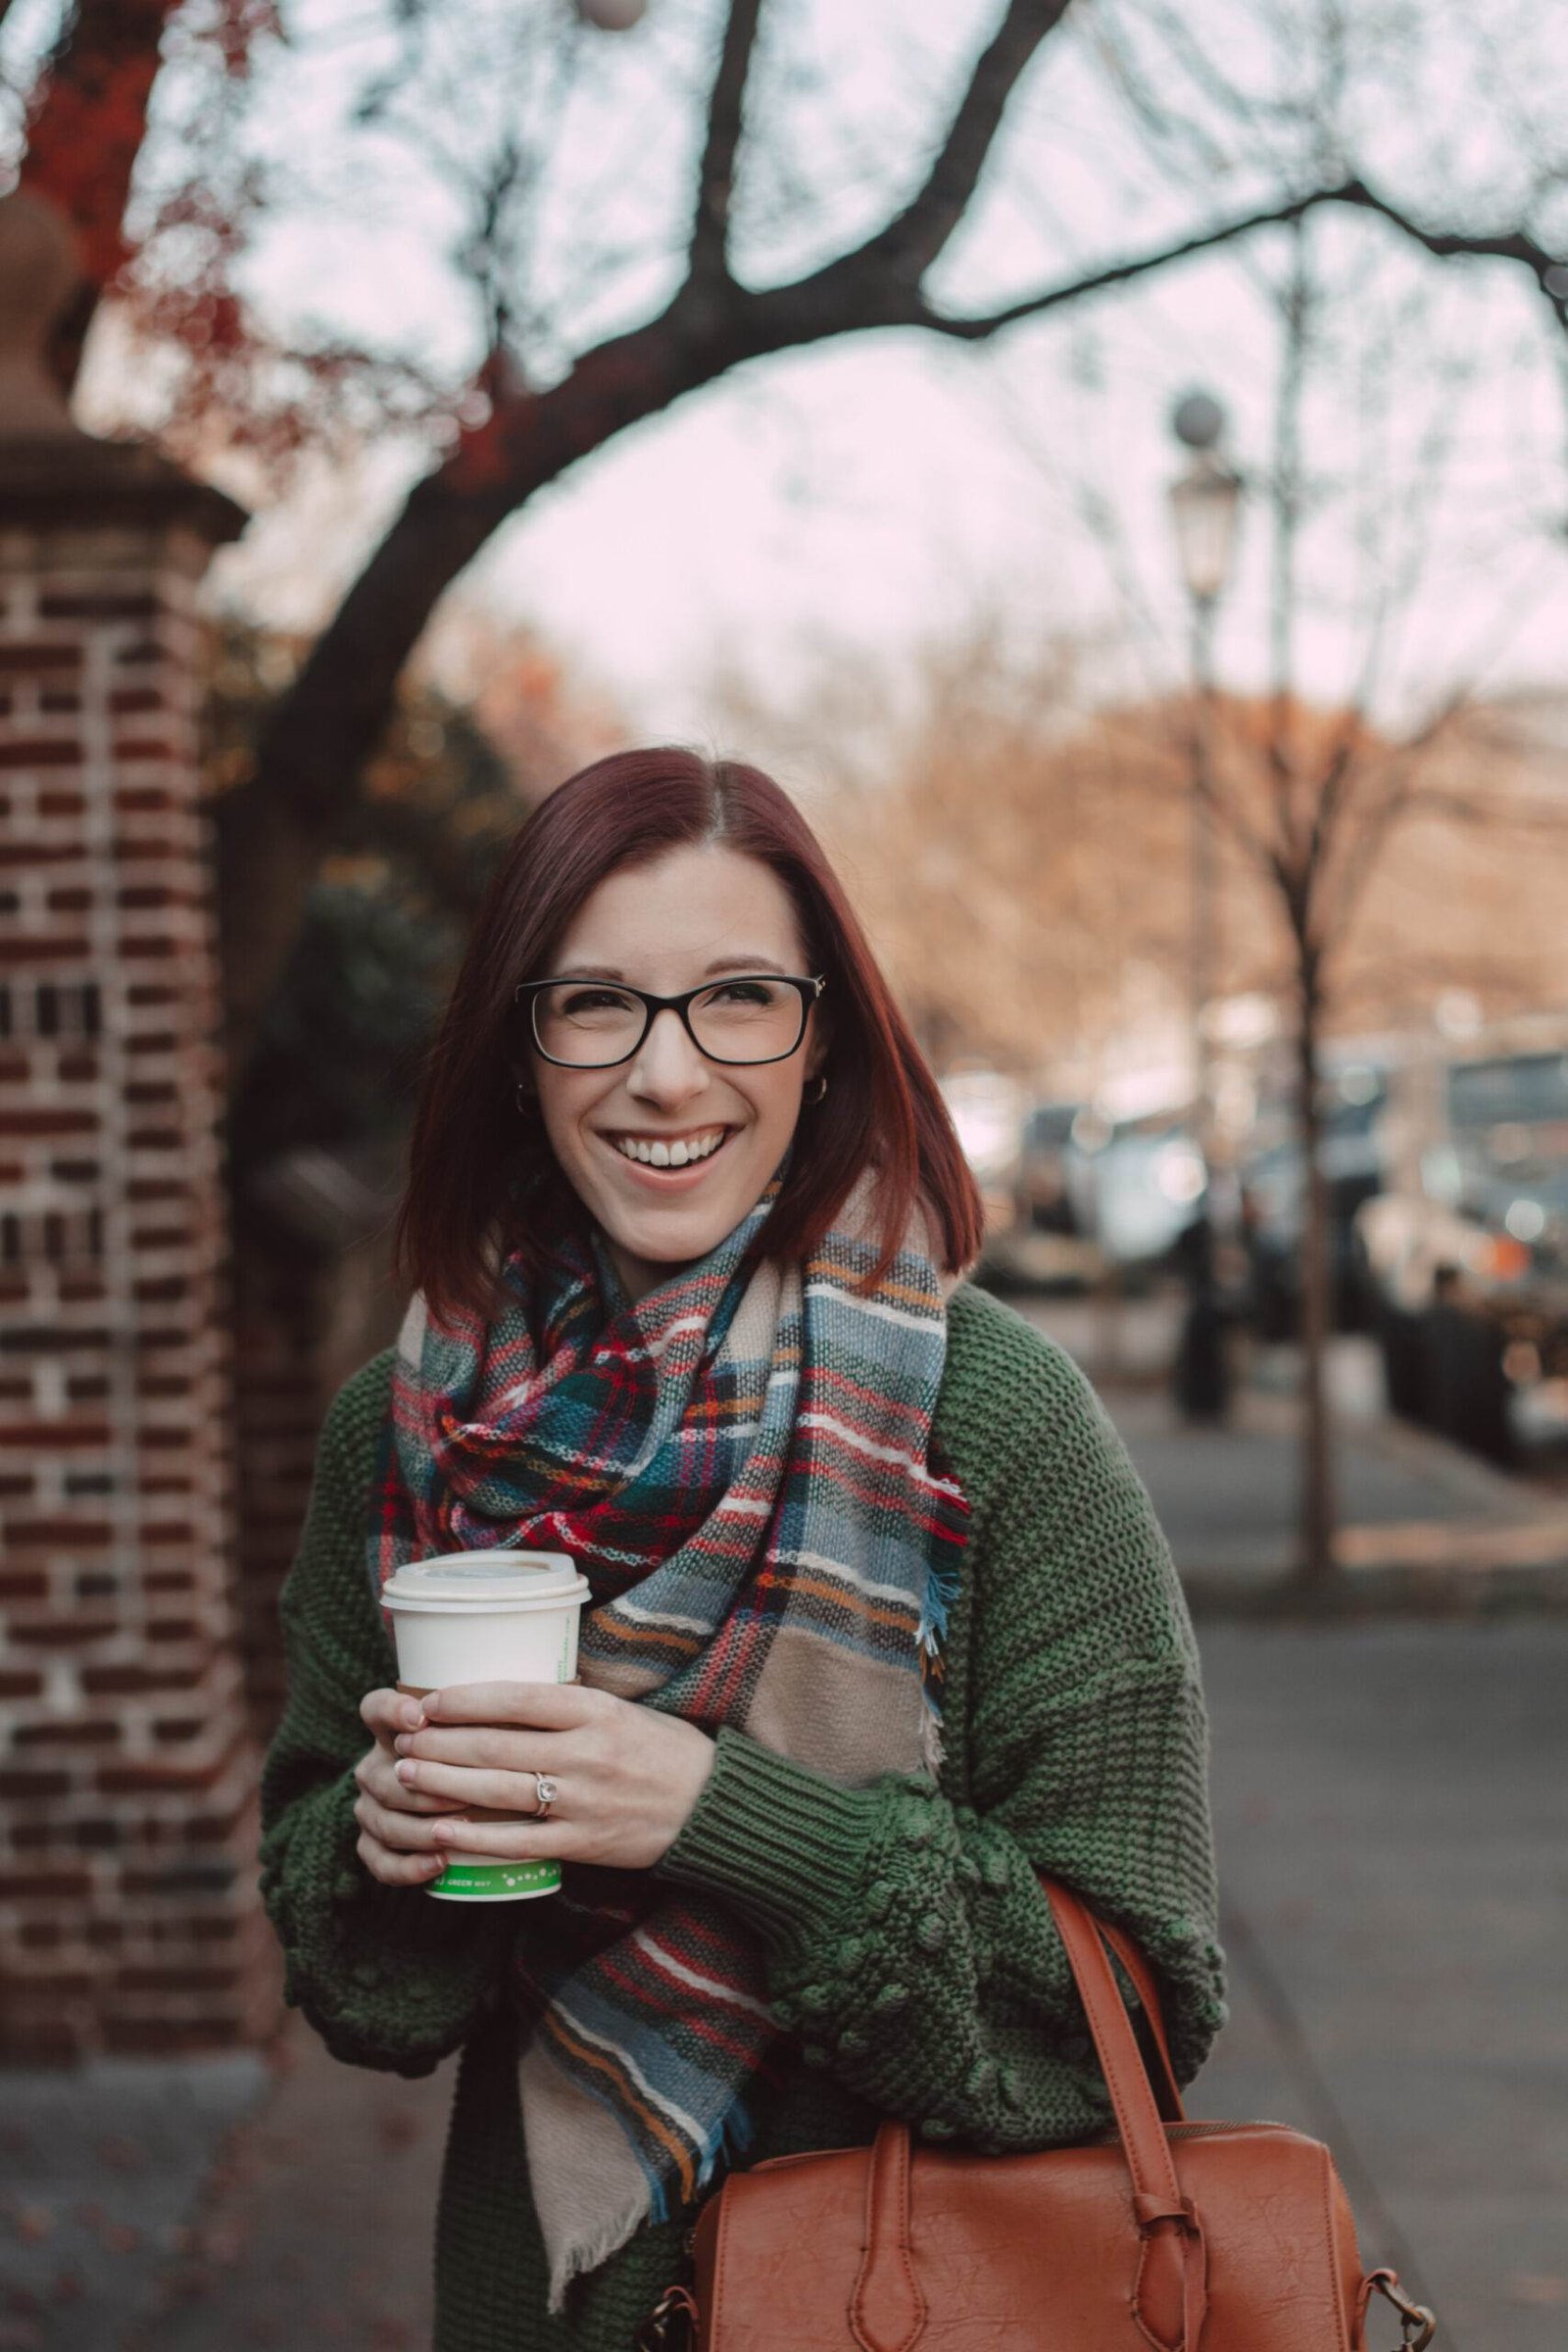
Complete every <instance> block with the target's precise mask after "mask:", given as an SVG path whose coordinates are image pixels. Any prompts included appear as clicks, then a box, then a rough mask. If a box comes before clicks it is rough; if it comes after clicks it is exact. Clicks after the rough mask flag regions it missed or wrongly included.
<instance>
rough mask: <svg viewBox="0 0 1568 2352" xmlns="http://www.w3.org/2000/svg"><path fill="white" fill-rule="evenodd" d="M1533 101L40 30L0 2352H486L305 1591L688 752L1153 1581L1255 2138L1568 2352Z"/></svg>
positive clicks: (504, 15) (1437, 15)
mask: <svg viewBox="0 0 1568 2352" xmlns="http://www.w3.org/2000/svg"><path fill="white" fill-rule="evenodd" d="M1565 101H1568V63H1565V61H1564V56H1563V50H1562V43H1561V40H1560V37H1559V34H1558V27H1557V25H1556V23H1555V20H1554V18H1553V16H1552V13H1551V12H1550V11H1548V10H1544V9H1542V8H1541V7H1540V6H1539V5H1538V4H1537V0H1496V4H1495V5H1494V6H1492V7H1490V8H1489V9H1487V10H1486V11H1485V12H1481V13H1480V14H1479V15H1478V13H1477V12H1476V11H1474V10H1473V9H1470V8H1467V7H1464V6H1462V5H1460V0H1428V4H1427V5H1424V6H1422V7H1419V8H1416V7H1411V6H1409V5H1407V0H1355V4H1354V5H1353V6H1347V5H1345V4H1344V0H1189V5H1186V6H1182V7H1177V6H1174V5H1170V4H1169V0H1076V4H1075V5H1073V6H1071V7H1067V8H1063V7H1062V6H1060V5H1059V4H1058V0H949V4H948V5H945V6H939V5H938V4H937V0H904V4H903V5H902V6H899V7H897V8H895V7H894V6H893V5H892V0H864V4H863V5H861V6H859V7H858V8H856V9H855V10H853V11H848V12H846V11H842V10H841V11H835V10H833V9H832V8H830V7H829V6H828V5H827V4H826V0H0V863H3V865H4V869H5V870H4V872H3V873H0V1539H3V1546H4V1556H3V1560H0V2065H3V2067H4V2070H5V2071H4V2072H0V2352H54V2348H55V2347H61V2348H62V2352H136V2347H138V2346H142V2345H151V2344H153V2343H155V2342H156V2343H157V2344H158V2345H159V2347H160V2352H184V2348H186V2347H188V2348H190V2352H208V2348H212V2352H219V2348H220V2347H221V2348H222V2352H227V2348H228V2347H230V2346H243V2345H247V2344H256V2345H266V2344H286V2345H292V2344H295V2343H312V2344H317V2343H319V2344H322V2345H328V2344H345V2345H350V2346H356V2347H364V2348H365V2352H377V2348H380V2352H395V2348H396V2347H400V2346H417V2345H419V2344H422V2343H423V2342H425V2341H427V2338H428V2309H427V2300H426V2298H427V2288H426V2275H427V2269H428V2247H429V2238H430V2219H431V2208H432V2199H433V2180H434V2175H435V2170H436V2168H437V2165H438V2162H439V2152H440V2140H441V2133H442V2129H443V2113H442V2108H443V2100H444V2098H445V2096H446V2094H447V2084H446V2082H445V2079H444V2076H443V2077H441V2078H437V2079H436V2080H435V2081H433V2082H426V2083H416V2084H404V2083H400V2082H394V2081H384V2080H379V2079H376V2078H372V2077H368V2076H355V2075H353V2074H351V2073H350V2072H348V2071H347V2070H343V2069H340V2068H337V2067H336V2066H335V2065H334V2064H333V2063H332V2062H331V2061H329V2060H328V2059H326V2058H325V2057H324V2056H323V2055H322V2054H321V2052H320V2051H319V2049H318V2048H317V2047H316V2046H315V2045H314V2044H313V2042H312V2041H311V2039H310V2037H309V2036H308V2035H307V2034H305V2033H304V2032H303V2031H302V2030H301V2029H300V2027H299V2024H298V2021H297V2020H287V2019H284V2018H283V2016H282V2014H281V2012H280V2008H279V2001H278V1989H277V1976H276V1969H275V1964H274V1961H273V1959H272V1956H271V1952H270V1942H269V1937H268V1935H267V1932H266V1930H265V1926H264V1925H263V1923H262V1922H261V1921H260V1918H259V1914H258V1909H257V1900H256V1891H255V1862H254V1850H255V1837H256V1827H255V1789H256V1773H257V1758H258V1755H259V1752H260V1750H261V1748H262V1747H263V1746H264V1745H265V1743H266V1740H267V1739H268V1737H269V1734H270V1728H271V1726H272V1725H273V1724H274V1723H275V1721H276V1717H277V1712H278V1708H279V1705H280V1700H281V1672H282V1670H281V1661H280V1656H279V1647H278V1641H277V1634H276V1601H277V1593H278V1588H279V1585H280V1583H281V1580H282V1577H283V1575H284V1574H285V1572H286V1569H287V1566H288V1562H289V1559H290V1557H291V1554H292V1551H293V1547H294V1544H295V1542H296V1540H297V1537H298V1532H299V1528H300V1523H301V1519H302V1515H303V1511H304V1508H305V1503H306V1498H307V1495H308V1492H309V1485H310V1478H311V1470H312V1461H313V1455H314V1446H315V1441H316V1435H317V1431H318V1429H319V1423H320V1418H321V1415H322V1412H323V1411H324V1408H325V1405H326V1402H327V1400H328V1398H329V1397H330V1396H331V1395H332V1393H333V1391H334V1390H335V1388H336V1387H337V1385H338V1384H339V1382H340V1381H341V1380H342V1379H343V1378H344V1377H345V1376H346V1375H347V1373H349V1372H350V1371H351V1370H352V1369H354V1368H355V1366H357V1365H358V1364H359V1363H361V1362H363V1361H364V1360H365V1358H366V1357H367V1356H368V1355H369V1354H370V1353H371V1352H373V1351H374V1350H375V1349H376V1348H379V1347H381V1346H382V1345H384V1344H385V1343H386V1342H387V1340H388V1339H389V1338H390V1337H391V1335H392V1333H393V1331H394V1330H395V1328H396V1323H397V1319H398V1314H399V1311H400V1305H401V1301H400V1299H398V1297H397V1296H396V1294H395V1291H394V1288H393V1286H392V1283H391V1281H390V1278H389V1273H388V1237H389V1225H390V1219H391V1215H392V1213H393V1210H394V1207H395V1204H396V1201H397V1197H398V1189H399V1184H400V1181H401V1172H402V1166H403V1156H404V1152H405V1149H406V1143H407V1135H408V1128H409V1122H410V1118H411V1115H412V1107H413V1099H414V1093H415V1088H416V1085H417V1072H418V1067H419V1059H420V1055H421V1053H422V1051H423V1049H424V1046H425V1043H426V1040H427V1039H428V1036H429V1034H430V1029H431V1024H432V1021H433V1019H434V1016H435V1013H436V1011H437V1008H438V1007H439V1005H440V1003H441V1001H442V997H443V992H444V990H445V989H446V987H447V985H448V983H449V981H450V978H451V975H452V973H453V970H454V968H455V963H456V959H457V956H458V955H459V954H460V953H461V948H462V944H463V940H464V937H465V935H466V926H467V924H468V922H469V921H470V919H471V916H472V914H473V911H474V909H475V907H476V906H477V903H478V900H479V897H480V894H481V893H482V891H483V889H484V886H485V883H486V880H487V878H488V876H489V874H490V872H491V870H492V869H493V866H494V863H495V860H496V858H497V856H498V854H499V852H500V850H501V848H502V846H503V844H504V843H505V842H506V841H507V840H508V839H509V838H510V837H511V835H512V834H513V832H514V831H515V828H516V826H517V825H518V823H519V822H521V821H522V819H523V818H524V817H525V816H526V814H527V812H528V810H529V809H532V808H534V807H536V806H537V805H538V804H539V802H540V801H541V800H542V799H543V798H544V797H545V796H546V795H548V793H549V792H550V791H551V790H552V788H553V787H554V786H555V785H556V784H558V783H559V782H560V781H561V780H562V779H563V778H564V776H565V775H567V774H568V773H569V772H571V770H572V769H573V768H574V767H576V766H577V765H579V764H580V763H581V762H583V761H584V760H588V759H590V758H593V757H594V756H596V755H597V754H599V753H601V752H603V751H606V750H609V749H612V748H613V747H616V746H619V745H624V744H628V743H634V742H657V741H662V740H679V741H691V742H695V743H697V744H699V745H700V746H702V747H703V748H705V749H722V750H726V751H733V752H735V753H736V754H738V755H740V756H743V757H749V758H752V759H755V760H758V761H759V762H760V763H761V764H762V765H764V766H766V767H769V768H770V769H771V770H772V771H773V772H775V773H776V774H778V775H779V777H780V778H781V780H782V781H783V782H784V783H785V784H786V785H787V787H788V788H789V789H790V790H791V791H792V792H794V793H795V794H796V795H797V797H798V798H799V800H800V801H801V803H802V805H803V807H804V808H805V809H806V810H807V812H808V814H809V817H810V819H811V821H812V822H813V824H815V825H816V826H817V827H818V829H819V830H820V832H821V833H822V835H823V837H824V839H825V840H826V842H827V843H828V845H829V848H830V850H831V852H832V854H833V856H834V858H836V860H837V861H838V863H839V865H840V868H841V870H842V872H843V874H844V876H845V878H846V881H847V883H848V886H849V889H850V892H851V895H852V897H853V898H854V900H855V902H856V904H857V906H858V907H859V909H860V910H861V912H862V914H863V917H864V919H865V922H866V925H867V928H868V930H869V931H870V933H871V935H872V938H873V940H874V942H875V945H876V947H877V949H878V952H879V953H880V955H881V956H883V958H884V959H885V961H886V964H887V967H888V969H889V971H890V973H891V974H892V976H893V978H894V980H895V982H896V985H897V987H898V990H899V992H900V995H901V998H902V1001H903V1003H904V1005H906V1007H907V1012H908V1015H909V1018H910V1020H911V1022H912V1024H913V1026H914V1028H915V1030H916V1033H917V1034H918V1036H919V1038H920V1040H921V1043H922V1045H923V1047H924V1048H925V1050H926V1052H927V1053H928V1054H929V1055H930V1057H931V1059H932V1061H933V1063H934V1065H935V1067H936V1068H937V1070H938V1072H939V1075H940V1077H941V1080H942V1084H943V1087H944V1091H945V1094H946V1097H947V1100H948V1102H949V1104H950V1107H951V1109H952V1112H953V1116H954V1119H955V1122H956V1126H957V1129H958V1132H959V1135H960V1138H961V1140H962V1143H963V1146H964V1149H965V1152H966V1153H967V1154H968V1157H969V1159H970V1162H971V1164H972V1166H973V1167H974V1169H975V1172H976V1174H977V1176H978V1178H979V1180H980V1184H981V1187H982V1190H983V1192H984V1195H985V1201H986V1212H987V1235H986V1244H985V1250H984V1254H983V1258H982V1260H981V1263H980V1265H979V1266H978V1268H977V1270H976V1272H977V1278H978V1279H980V1280H982V1281H984V1282H985V1283H987V1284H988V1285H990V1286H991V1287H993V1288H994V1289H995V1290H996V1291H997V1292H998V1293H999V1294H1001V1295H1002V1296H1003V1297H1005V1299H1008V1300H1009V1301H1010V1303H1011V1304H1012V1305H1013V1306H1014V1307H1015V1308H1016V1310H1017V1311H1018V1312H1019V1313H1021V1314H1023V1315H1025V1316H1027V1317H1028V1318H1029V1319H1030V1320H1031V1321H1033V1322H1035V1323H1036V1324H1038V1325H1039V1327H1040V1328H1041V1329H1043V1330H1044V1331H1046V1332H1047V1333H1048V1334H1050V1335H1051V1336H1052V1337H1053V1338H1054V1339H1055V1340H1056V1341H1057V1342H1058V1343H1059V1344H1060V1345H1061V1346H1063V1347H1064V1348H1067V1349H1068V1350H1069V1351H1070V1352H1071V1353H1072V1354H1074V1355H1075V1356H1076V1357H1077V1359H1078V1360H1079V1361H1080V1362H1081V1363H1082V1364H1083V1365H1084V1366H1085V1368H1086V1369H1087V1371H1088V1372H1089V1374H1090V1376H1091V1377H1092V1378H1093V1379H1094V1380H1095V1382H1096V1384H1097V1386H1098V1387H1099V1389H1100V1391H1101V1394H1102V1396H1103V1398H1104V1401H1105V1405H1106V1408H1107V1410H1108V1411H1109V1412H1110V1413H1111V1415H1112V1416H1113V1418H1114V1419H1115V1421H1116V1423H1117V1425H1118V1427H1119V1428H1120V1430H1121V1432H1122V1434H1123V1436H1124V1437H1125V1439H1126V1442H1127V1444H1128V1446H1129V1447H1130V1449H1131V1452H1132V1455H1133V1458H1134V1460H1135V1461H1136V1463H1137V1464H1138V1466H1139V1468H1140V1470H1141V1472H1142V1474H1143V1476H1144V1477H1145V1479H1146V1480H1147V1482H1148V1484H1149V1486H1150V1489H1151V1492H1152V1495H1153V1497H1154V1501H1155V1504H1156V1506H1157V1508H1158V1510H1159V1513H1160V1516H1161V1519H1162V1521H1163V1523H1164V1525H1165V1527H1166V1530H1167V1532H1168V1534H1169V1537H1170V1540H1171V1544H1172V1548H1173V1551H1174V1553H1175V1557H1176V1560H1177V1564H1178V1567H1179V1569H1180V1572H1181V1574H1182V1577H1183V1579H1184V1582H1185V1584H1186V1587H1187V1590H1188V1593H1189V1594H1190V1597H1191V1599H1192V1602H1193V1606H1194V1609H1195V1613H1196V1614H1197V1616H1198V1618H1199V1622H1200V1633H1201V1642H1202V1645H1203V1651H1204V1657H1205V1661H1206V1669H1207V1675H1208V1683H1209V1690H1210V1697H1211V1703H1212V1708H1213V1716H1214V1726H1215V1750H1214V1769H1215V1789H1216V1799H1217V1805H1218V1824H1219V1834H1220V1860H1221V1871H1222V1881H1223V1885H1224V1889H1225V1899H1226V1936H1227V1943H1228V1947H1229V1950H1230V1955H1231V1960H1232V1966H1233V1974H1234V1985H1233V1998H1234V2017H1233V2023H1232V2025H1231V2027H1230V2029H1229V2032H1228V2034H1227V2035H1226V2036H1225V2038H1224V2039H1223V2040H1222V2042H1221V2045H1220V2049H1219V2052H1218V2054H1217V2055H1216V2057H1215V2059H1214V2061H1213V2062H1212V2064H1211V2066H1210V2068H1209V2069H1208V2071H1207V2072H1206V2074H1205V2076H1204V2077H1203V2079H1202V2081H1201V2082H1200V2084H1199V2085H1198V2086H1197V2089H1196V2091H1195V2094H1194V2101H1193V2104H1194V2107H1195V2111H1196V2112H1199V2113H1209V2114H1219V2115H1223V2114H1231V2113H1235V2114H1242V2113H1250V2112H1259V2113H1263V2114H1272V2115H1275V2116H1279V2117H1282V2118H1285V2119H1287V2120H1290V2121H1292V2122H1295V2123H1299V2124H1302V2125H1304V2126H1305V2127H1306V2128H1308V2129H1310V2130H1313V2131H1317V2132H1319V2133H1320V2134H1321V2135H1322V2136H1324V2137H1326V2138H1327V2139H1328V2140H1329V2141H1330V2142H1331V2143H1332V2145H1333V2147H1334V2148H1335V2151H1336V2154H1337V2156H1338V2158H1339V2161H1340V2164H1341V2169H1342V2172H1343V2173H1344V2175H1345V2178H1346V2180H1347V2183H1348V2188H1349V2190H1350V2194H1351V2198H1352V2201H1353V2203H1354V2206H1355V2209H1356V2213H1357V2217H1358V2222H1359V2226H1360V2229H1361V2233H1362V2238H1363V2244H1364V2247H1365V2250H1366V2252H1367V2254H1368V2257H1369V2259H1378V2260H1388V2261H1392V2262H1394V2263H1396V2264H1397V2266H1398V2267H1400V2269H1401V2270H1402V2271H1404V2273H1405V2274H1406V2278H1407V2283H1409V2284H1411V2285H1412V2286H1413V2287H1414V2288H1415V2289H1416V2291H1418V2292H1420V2293H1422V2294H1423V2295H1424V2296H1425V2297H1426V2298H1427V2299H1430V2300H1434V2301H1435V2302H1436V2303H1437V2304H1438V2305H1439V2307H1440V2313H1441V2317H1442V2320H1443V2336H1442V2339H1441V2340H1442V2342H1443V2343H1444V2344H1445V2345H1447V2346H1450V2347H1455V2348H1456V2352H1491V2346H1492V2344H1493V2343H1494V2342H1503V2341H1505V2342H1506V2343H1507V2344H1508V2345H1509V2346H1510V2348H1511V2352H1548V2347H1550V2348H1555V2347H1558V2346H1560V2345H1561V2344H1562V2343H1563V2342H1564V2340H1565V2335H1568V2223H1565V2221H1564V2215H1565V2214H1568V2006H1565V2004H1564V2001H1563V1998H1562V1990H1561V1964H1560V1954H1561V1951H1562V1949H1563V1946H1564V1928H1565V1925H1568V1918H1565V1913H1568V1867H1565V1863H1564V1852H1565V1848H1564V1843H1563V1832H1564V1828H1565V1826H1568V1825H1565V1823H1564V1819H1563V1815H1564V1810H1565V1803H1568V1798H1565V1793H1564V1792H1565V1790H1568V1769H1565V1767H1568V1756H1565V1753H1564V1743H1565V1739H1568V1706H1565V1703H1564V1668H1565V1666H1568V926H1565V924H1564V921H1563V907H1564V905H1565V903H1568V651H1565V649H1568V142H1565V137H1564V132H1563V128H1562V124H1563V123H1564V121H1565V120H1568V105H1565ZM1374 2352H1382V2346H1381V2345H1378V2346H1375V2347H1374Z"/></svg>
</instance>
